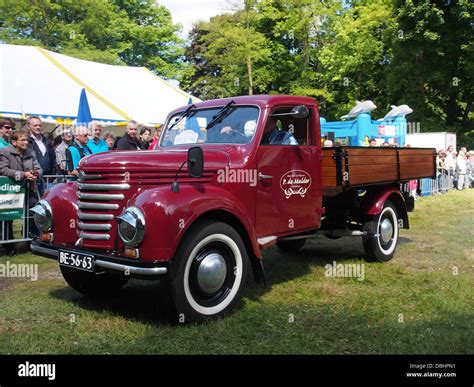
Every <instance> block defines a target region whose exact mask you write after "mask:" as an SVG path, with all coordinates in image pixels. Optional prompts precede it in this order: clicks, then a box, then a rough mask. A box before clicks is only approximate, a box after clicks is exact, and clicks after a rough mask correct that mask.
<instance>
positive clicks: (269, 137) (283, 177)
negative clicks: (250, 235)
mask: <svg viewBox="0 0 474 387" xmlns="http://www.w3.org/2000/svg"><path fill="white" fill-rule="evenodd" d="M292 108H293V106H290V107H278V108H275V109H273V110H272V111H271V112H270V115H269V116H268V118H267V123H266V125H265V130H264V133H263V137H262V141H261V144H260V146H259V148H258V150H257V174H258V184H257V192H256V195H257V198H256V220H255V224H256V232H257V236H258V237H262V236H273V235H284V234H292V233H295V232H299V231H304V230H308V229H313V228H315V227H319V225H320V215H321V214H320V212H319V211H320V208H321V200H322V196H321V176H320V173H319V171H320V154H321V147H320V139H319V138H314V137H315V134H316V131H315V130H314V125H313V123H314V122H315V119H316V114H315V111H314V109H309V110H310V111H309V112H310V114H309V116H308V117H306V118H294V117H293V116H292V115H290V114H289V113H290V112H291V109H292ZM314 144H317V146H316V145H314Z"/></svg>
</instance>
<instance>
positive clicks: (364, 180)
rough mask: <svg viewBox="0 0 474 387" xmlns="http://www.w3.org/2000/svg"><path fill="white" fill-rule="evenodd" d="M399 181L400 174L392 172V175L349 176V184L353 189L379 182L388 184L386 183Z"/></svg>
mask: <svg viewBox="0 0 474 387" xmlns="http://www.w3.org/2000/svg"><path fill="white" fill-rule="evenodd" d="M397 180H398V173H397V172H391V173H384V174H380V173H374V174H365V175H349V183H350V185H351V187H353V186H356V185H364V184H373V183H378V182H386V181H397Z"/></svg>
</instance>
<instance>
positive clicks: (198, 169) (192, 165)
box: [188, 146, 204, 178]
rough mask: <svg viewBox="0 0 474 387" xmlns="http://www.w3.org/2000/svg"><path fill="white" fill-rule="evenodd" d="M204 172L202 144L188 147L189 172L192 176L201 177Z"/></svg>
mask: <svg viewBox="0 0 474 387" xmlns="http://www.w3.org/2000/svg"><path fill="white" fill-rule="evenodd" d="M203 172H204V154H203V152H202V148H201V147H200V146H194V147H192V148H189V149H188V173H189V176H191V177H196V178H200V177H201V176H202V174H203Z"/></svg>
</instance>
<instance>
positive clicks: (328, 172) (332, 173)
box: [321, 166, 336, 178]
mask: <svg viewBox="0 0 474 387" xmlns="http://www.w3.org/2000/svg"><path fill="white" fill-rule="evenodd" d="M321 174H322V176H323V177H324V176H327V177H334V178H336V166H333V167H322V168H321Z"/></svg>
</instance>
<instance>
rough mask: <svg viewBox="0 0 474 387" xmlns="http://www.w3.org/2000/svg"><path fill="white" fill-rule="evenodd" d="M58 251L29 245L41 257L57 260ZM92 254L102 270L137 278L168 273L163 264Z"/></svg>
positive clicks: (46, 246) (47, 246)
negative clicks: (126, 260)
mask: <svg viewBox="0 0 474 387" xmlns="http://www.w3.org/2000/svg"><path fill="white" fill-rule="evenodd" d="M64 249H65V250H68V251H72V250H77V251H78V252H88V251H83V250H79V249H70V248H64ZM58 250H59V248H58V247H56V246H51V245H47V244H44V243H40V242H37V241H34V242H32V243H31V251H32V252H33V253H34V254H37V255H41V256H43V257H47V258H52V259H55V260H58ZM88 253H90V252H88ZM93 254H94V256H95V265H96V266H98V267H102V268H103V269H107V270H112V271H117V272H121V273H129V274H130V275H132V276H134V275H135V276H139V277H143V276H145V277H154V276H161V275H165V274H167V273H168V267H167V264H165V263H159V264H147V265H146V266H145V264H143V263H140V262H134V263H133V264H132V263H128V262H127V263H125V262H118V261H119V260H120V259H119V258H111V257H109V256H107V255H101V254H96V253H93ZM122 261H123V260H122ZM139 265H140V266H139Z"/></svg>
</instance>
